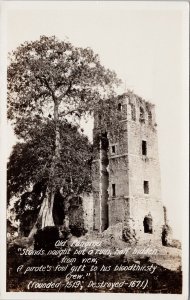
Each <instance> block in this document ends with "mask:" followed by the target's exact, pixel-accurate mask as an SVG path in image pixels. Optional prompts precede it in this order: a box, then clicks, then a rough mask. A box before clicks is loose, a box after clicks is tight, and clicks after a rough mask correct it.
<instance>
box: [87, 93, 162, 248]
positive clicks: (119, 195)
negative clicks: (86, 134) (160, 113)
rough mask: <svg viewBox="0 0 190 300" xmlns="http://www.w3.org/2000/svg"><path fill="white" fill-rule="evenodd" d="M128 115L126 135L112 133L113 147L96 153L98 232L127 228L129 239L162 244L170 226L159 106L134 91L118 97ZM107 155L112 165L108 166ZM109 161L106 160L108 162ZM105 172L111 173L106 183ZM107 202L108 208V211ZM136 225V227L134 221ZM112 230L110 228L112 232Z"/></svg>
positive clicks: (125, 117)
mask: <svg viewBox="0 0 190 300" xmlns="http://www.w3.org/2000/svg"><path fill="white" fill-rule="evenodd" d="M119 103H120V106H121V107H122V109H121V114H122V119H123V120H122V127H123V130H122V134H121V136H120V137H119V138H118V136H114V135H113V134H112V132H111V128H110V131H109V132H107V138H108V143H109V147H108V149H106V151H105V149H104V153H102V148H101V144H100V147H96V148H95V155H94V157H95V160H94V162H93V169H92V179H93V180H92V181H93V204H94V229H95V230H97V231H100V232H102V231H103V230H104V229H106V228H105V226H102V224H105V220H107V225H108V227H112V226H115V225H116V224H118V223H122V224H123V229H122V231H121V233H122V234H123V237H124V238H125V239H126V240H135V239H137V240H146V239H147V240H157V241H159V242H160V243H161V241H162V240H161V238H162V227H163V225H164V224H165V218H164V210H163V205H162V202H161V181H160V165H159V157H158V144H157V130H156V121H155V107H154V105H152V104H151V103H148V102H146V101H145V100H143V99H142V98H140V97H138V96H137V95H135V94H133V93H132V92H128V93H127V94H125V95H124V97H119V98H118V104H119ZM100 126H103V125H102V124H99V121H98V118H95V123H94V131H93V133H94V140H95V137H96V135H98V134H99V128H100ZM102 156H104V158H107V159H108V163H107V164H105V162H103V161H102ZM104 161H105V160H104ZM105 171H107V172H108V175H107V179H108V182H106V178H105ZM105 203H107V204H108V206H107V208H108V209H107V210H106V209H105ZM148 214H151V218H152V229H151V231H150V232H146V229H145V217H146V216H147V215H148ZM130 220H133V222H132V223H133V224H132V223H131V222H130ZM108 230H109V228H108Z"/></svg>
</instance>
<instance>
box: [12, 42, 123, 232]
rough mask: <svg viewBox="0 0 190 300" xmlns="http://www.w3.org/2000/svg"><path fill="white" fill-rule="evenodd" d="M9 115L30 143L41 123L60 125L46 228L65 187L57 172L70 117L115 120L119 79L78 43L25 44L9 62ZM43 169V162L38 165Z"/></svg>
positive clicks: (44, 214) (45, 207)
mask: <svg viewBox="0 0 190 300" xmlns="http://www.w3.org/2000/svg"><path fill="white" fill-rule="evenodd" d="M7 78H8V118H9V119H10V120H12V122H13V124H14V128H15V133H16V134H17V136H18V138H24V140H25V141H29V140H30V139H31V136H30V134H29V132H30V130H31V129H32V128H36V124H37V123H38V121H39V120H40V121H42V120H44V118H47V117H49V118H51V119H52V120H53V124H54V127H52V128H53V130H54V132H55V134H54V142H53V154H52V157H51V161H50V166H49V168H48V185H47V189H46V196H45V197H44V200H43V202H42V206H41V210H40V214H41V220H42V224H41V226H42V227H45V226H52V225H54V221H53V217H52V207H53V202H54V198H55V194H56V192H57V191H58V190H60V189H61V188H62V185H61V184H60V181H59V177H58V176H57V174H58V172H59V171H58V170H59V164H60V162H61V151H65V153H66V151H67V149H62V150H61V135H60V124H61V123H62V122H63V121H64V120H65V119H68V118H70V117H72V119H73V118H80V117H81V116H83V115H87V114H93V113H94V112H96V113H97V114H101V117H102V118H104V121H105V124H107V126H109V123H110V122H112V121H113V118H111V117H110V114H111V113H112V112H113V111H114V110H110V108H111V107H112V108H113V107H114V105H115V101H114V88H115V86H117V85H118V84H119V80H118V79H117V76H116V74H115V73H114V72H112V71H110V70H109V69H106V68H105V67H104V66H102V65H101V63H100V60H99V56H98V55H96V54H94V52H93V51H92V50H91V49H90V48H85V49H83V48H80V47H75V46H73V45H72V44H71V43H70V42H64V41H59V40H57V39H56V38H55V37H45V36H42V37H40V39H39V40H37V41H32V42H25V43H24V44H22V45H20V46H19V47H18V48H17V49H16V50H15V51H13V52H12V53H11V55H10V64H9V66H8V73H7ZM36 167H37V163H36Z"/></svg>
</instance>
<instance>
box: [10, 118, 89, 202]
mask: <svg viewBox="0 0 190 300" xmlns="http://www.w3.org/2000/svg"><path fill="white" fill-rule="evenodd" d="M54 129H55V124H54V122H53V121H50V120H48V119H47V121H46V122H41V123H40V122H39V120H38V122H37V125H36V127H35V126H34V127H32V128H31V129H30V139H29V140H28V141H26V142H22V143H17V144H16V145H15V146H14V148H13V151H12V154H11V156H10V159H9V162H8V173H7V179H8V198H10V197H11V196H15V195H20V194H22V193H23V192H25V191H26V190H27V189H30V188H31V187H33V186H34V185H35V184H37V183H40V186H41V190H40V192H41V191H42V189H43V188H42V187H45V188H46V187H47V185H48V181H49V179H50V173H51V166H52V165H51V164H52V157H53V155H54V151H55V130H54ZM60 137H61V138H60V159H59V160H58V161H57V164H56V166H55V172H54V182H55V184H56V189H57V190H59V189H60V188H61V189H62V194H64V196H65V197H67V196H68V195H71V194H80V193H83V192H89V191H90V190H91V178H90V175H91V174H90V168H91V157H92V146H91V144H90V143H89V141H88V138H87V137H86V136H84V135H83V134H82V133H81V132H80V131H79V129H78V127H77V126H75V125H72V124H70V123H69V122H67V121H65V122H62V123H61V124H60Z"/></svg>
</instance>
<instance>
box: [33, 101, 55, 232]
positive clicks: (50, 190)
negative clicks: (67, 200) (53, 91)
mask: <svg viewBox="0 0 190 300" xmlns="http://www.w3.org/2000/svg"><path fill="white" fill-rule="evenodd" d="M58 108H59V105H58V103H57V101H56V99H54V121H55V154H54V157H53V159H52V165H51V170H50V176H49V181H50V184H49V186H48V187H47V190H46V195H45V198H44V200H43V201H42V204H41V208H40V211H39V214H38V217H37V220H36V222H35V224H34V226H33V228H32V230H31V232H30V234H29V238H32V237H33V236H34V234H35V233H36V231H37V230H38V229H43V228H44V227H46V226H55V223H54V220H53V204H54V198H55V188H54V184H53V180H54V176H55V168H56V162H57V160H59V159H60V148H61V147H60V126H59V112H58Z"/></svg>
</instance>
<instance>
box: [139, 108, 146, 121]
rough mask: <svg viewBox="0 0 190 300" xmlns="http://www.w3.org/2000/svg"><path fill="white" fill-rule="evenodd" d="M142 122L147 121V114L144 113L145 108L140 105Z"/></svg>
mask: <svg viewBox="0 0 190 300" xmlns="http://www.w3.org/2000/svg"><path fill="white" fill-rule="evenodd" d="M139 120H140V122H144V121H145V114H144V109H143V108H142V107H140V117H139Z"/></svg>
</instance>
